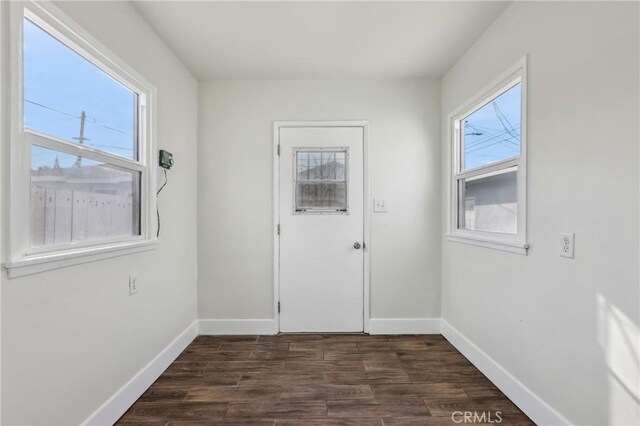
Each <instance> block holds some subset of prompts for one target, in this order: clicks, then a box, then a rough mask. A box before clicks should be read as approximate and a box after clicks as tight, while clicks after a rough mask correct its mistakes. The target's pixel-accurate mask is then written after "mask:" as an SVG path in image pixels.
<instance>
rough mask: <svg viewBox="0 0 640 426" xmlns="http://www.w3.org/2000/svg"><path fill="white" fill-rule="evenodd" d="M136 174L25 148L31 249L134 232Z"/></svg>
mask: <svg viewBox="0 0 640 426" xmlns="http://www.w3.org/2000/svg"><path fill="white" fill-rule="evenodd" d="M140 178H141V175H140V172H136V171H129V170H123V169H120V168H117V167H114V166H110V165H107V164H103V163H99V162H96V161H92V160H88V159H86V158H83V157H77V156H74V155H69V154H65V153H62V152H58V151H54V150H51V149H46V148H42V147H39V146H36V145H33V146H32V147H31V245H32V246H33V247H38V246H48V245H58V244H65V243H71V242H79V241H89V240H98V239H109V238H118V237H131V236H135V235H140V203H139V200H140V195H139V194H140Z"/></svg>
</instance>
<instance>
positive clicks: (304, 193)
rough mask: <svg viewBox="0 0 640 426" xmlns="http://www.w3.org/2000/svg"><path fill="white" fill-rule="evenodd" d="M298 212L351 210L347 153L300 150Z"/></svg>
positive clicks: (296, 161)
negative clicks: (348, 204)
mask: <svg viewBox="0 0 640 426" xmlns="http://www.w3.org/2000/svg"><path fill="white" fill-rule="evenodd" d="M295 164H296V189H295V191H296V192H295V203H296V206H295V210H296V211H297V212H305V211H316V212H318V211H320V212H322V211H334V212H336V211H339V212H344V211H347V208H348V206H347V151H346V149H344V150H331V151H330V150H322V151H320V150H314V151H311V150H309V151H306V150H298V151H296V158H295Z"/></svg>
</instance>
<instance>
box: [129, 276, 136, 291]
mask: <svg viewBox="0 0 640 426" xmlns="http://www.w3.org/2000/svg"><path fill="white" fill-rule="evenodd" d="M137 292H138V277H136V276H135V275H129V296H133V295H134V294H136V293H137Z"/></svg>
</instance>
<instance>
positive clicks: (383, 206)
mask: <svg viewBox="0 0 640 426" xmlns="http://www.w3.org/2000/svg"><path fill="white" fill-rule="evenodd" d="M373 211H374V212H376V213H386V212H387V200H383V199H381V198H376V199H374V200H373Z"/></svg>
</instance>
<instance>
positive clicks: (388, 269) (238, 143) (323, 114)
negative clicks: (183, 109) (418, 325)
mask: <svg viewBox="0 0 640 426" xmlns="http://www.w3.org/2000/svg"><path fill="white" fill-rule="evenodd" d="M439 96H440V92H439V82H438V81H437V80H378V81H212V82H206V83H201V84H200V89H199V123H200V130H199V144H200V145H199V155H198V161H199V163H198V185H199V193H198V212H199V214H198V216H199V223H198V225H199V228H198V230H199V238H198V260H199V262H198V265H199V266H198V267H199V271H198V314H199V318H201V319H221V318H222V319H229V318H234V319H237V318H240V319H247V318H262V319H264V318H273V315H274V313H273V279H272V277H273V236H274V235H273V234H274V230H273V194H272V192H273V189H272V188H273V183H272V182H273V181H272V179H273V177H272V176H273V174H272V173H273V170H272V168H273V167H272V161H273V160H272V158H273V157H272V155H273V141H272V123H273V121H277V120H351V119H354V120H355V119H365V120H369V122H370V126H371V164H370V174H371V192H372V195H373V196H376V197H382V198H386V200H387V202H388V205H389V212H388V213H386V214H373V215H372V236H371V241H370V248H371V316H372V317H374V318H431V317H439V316H440V263H441V261H440V207H439V206H440V147H439V137H440V136H439V135H440V133H439V132H440V129H439V127H440V124H439V114H440V112H439V111H440V108H439V103H440V98H439Z"/></svg>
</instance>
